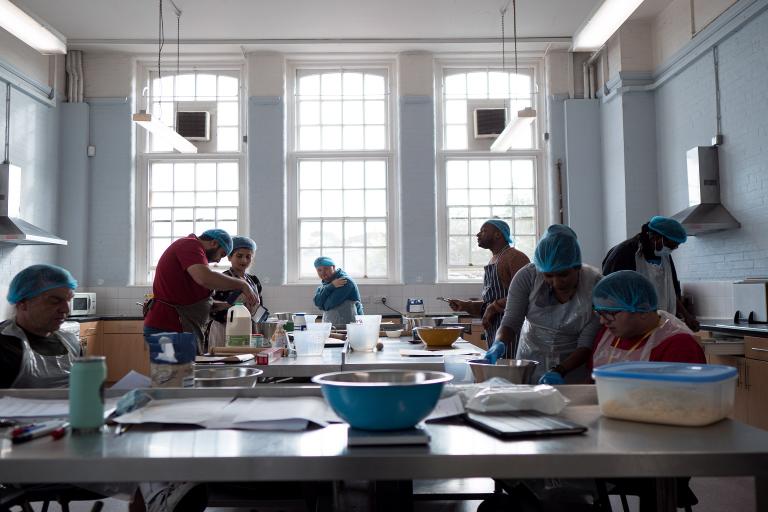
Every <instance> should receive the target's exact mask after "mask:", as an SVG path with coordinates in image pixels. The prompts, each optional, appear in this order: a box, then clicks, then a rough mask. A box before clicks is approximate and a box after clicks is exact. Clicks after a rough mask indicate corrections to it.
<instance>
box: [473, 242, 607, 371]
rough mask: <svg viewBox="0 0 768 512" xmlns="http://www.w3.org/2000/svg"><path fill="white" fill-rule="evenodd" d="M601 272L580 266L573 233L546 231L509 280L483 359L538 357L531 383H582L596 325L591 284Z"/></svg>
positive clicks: (579, 255)
mask: <svg viewBox="0 0 768 512" xmlns="http://www.w3.org/2000/svg"><path fill="white" fill-rule="evenodd" d="M600 277H601V275H600V272H599V271H598V270H597V269H596V268H594V267H590V266H589V265H582V263H581V249H580V247H579V242H578V240H577V239H576V237H575V236H573V235H572V234H570V233H568V232H567V231H566V230H559V229H558V230H553V231H551V232H549V234H547V235H546V236H544V237H543V238H542V239H541V240H539V243H538V244H537V245H536V251H535V253H534V257H533V263H532V264H529V265H528V266H526V267H524V268H523V269H521V270H520V271H519V272H518V273H517V275H515V277H514V279H513V280H512V284H511V285H510V286H509V294H508V296H507V307H506V310H505V311H504V317H503V318H502V320H501V327H500V328H499V330H498V332H497V333H496V341H495V342H494V343H493V345H492V346H491V348H490V349H489V350H488V352H487V353H486V355H485V358H486V359H487V360H488V361H490V362H495V361H496V359H498V358H500V357H504V356H505V355H507V354H510V356H509V357H511V354H515V357H516V358H518V359H530V360H533V361H538V362H539V365H538V366H537V368H536V371H535V372H534V376H533V382H540V383H545V384H563V383H566V382H567V383H583V382H585V381H586V380H587V373H586V366H585V363H586V362H587V361H588V360H589V357H590V354H591V352H592V343H593V341H594V339H595V335H596V334H597V331H598V330H599V329H600V323H599V321H598V318H597V316H596V315H595V314H594V312H593V311H592V289H593V288H594V287H595V284H596V283H597V282H598V281H599V280H600ZM518 337H519V340H518V343H517V347H516V350H514V349H515V345H514V340H515V339H516V338H518Z"/></svg>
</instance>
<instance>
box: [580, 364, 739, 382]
mask: <svg viewBox="0 0 768 512" xmlns="http://www.w3.org/2000/svg"><path fill="white" fill-rule="evenodd" d="M592 376H593V377H609V378H618V379H636V380H656V381H667V382H720V381H722V380H727V379H730V378H732V377H735V376H736V368H733V367H732V366H725V365H721V364H691V363H664V362H654V361H627V362H624V363H612V364H607V365H605V366H600V367H599V368H595V369H594V370H593V371H592Z"/></svg>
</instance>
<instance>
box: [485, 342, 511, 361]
mask: <svg viewBox="0 0 768 512" xmlns="http://www.w3.org/2000/svg"><path fill="white" fill-rule="evenodd" d="M506 351H507V347H506V345H504V342H503V341H501V340H496V341H494V342H493V345H491V348H489V349H488V352H486V353H485V358H484V359H485V360H486V361H488V362H489V363H491V364H496V360H497V359H499V358H500V357H504V353H505V352H506Z"/></svg>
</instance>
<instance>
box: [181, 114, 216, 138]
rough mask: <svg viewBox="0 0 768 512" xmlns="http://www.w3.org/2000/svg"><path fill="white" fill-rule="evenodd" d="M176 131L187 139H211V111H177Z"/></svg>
mask: <svg viewBox="0 0 768 512" xmlns="http://www.w3.org/2000/svg"><path fill="white" fill-rule="evenodd" d="M176 131H177V132H178V133H179V135H181V136H182V137H184V138H185V139H187V140H203V141H208V140H211V113H210V112H201V111H192V112H180V111H179V112H176Z"/></svg>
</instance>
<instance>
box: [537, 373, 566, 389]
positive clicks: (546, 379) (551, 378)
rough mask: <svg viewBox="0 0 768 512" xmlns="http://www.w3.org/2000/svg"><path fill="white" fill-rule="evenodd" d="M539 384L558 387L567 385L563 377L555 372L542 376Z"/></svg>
mask: <svg viewBox="0 0 768 512" xmlns="http://www.w3.org/2000/svg"><path fill="white" fill-rule="evenodd" d="M539 384H549V385H550V386H557V385H559V384H565V379H563V376H562V375H560V374H559V373H557V372H555V371H549V372H547V373H545V374H544V375H542V376H541V378H540V379H539Z"/></svg>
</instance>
